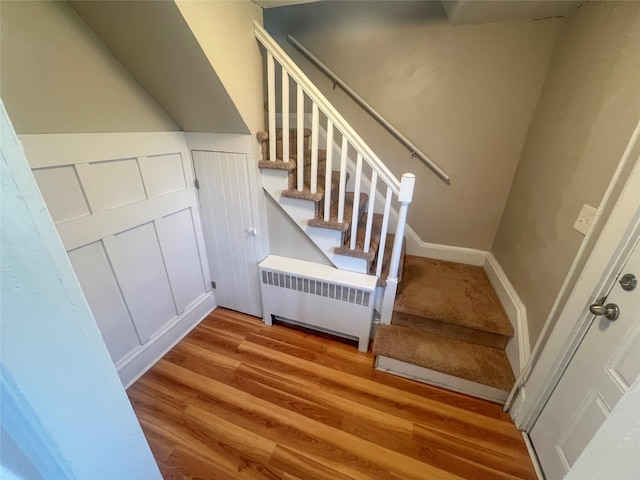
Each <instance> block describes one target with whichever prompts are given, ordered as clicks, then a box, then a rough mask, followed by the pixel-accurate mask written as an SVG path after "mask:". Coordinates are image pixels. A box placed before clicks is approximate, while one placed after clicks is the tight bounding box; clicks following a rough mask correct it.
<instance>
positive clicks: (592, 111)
mask: <svg viewBox="0 0 640 480" xmlns="http://www.w3.org/2000/svg"><path fill="white" fill-rule="evenodd" d="M639 59H640V4H639V3H637V2H586V3H585V4H584V5H583V6H582V8H580V9H578V10H576V11H575V12H573V13H572V14H571V15H570V16H569V17H568V18H567V19H566V21H565V25H564V27H563V29H562V31H561V33H560V37H559V40H558V45H557V47H556V49H555V51H554V55H553V59H552V61H551V66H550V68H549V73H548V76H547V80H546V82H545V85H544V90H543V92H542V96H541V98H540V102H539V104H538V108H537V110H536V114H535V117H534V119H533V122H532V124H531V127H530V129H529V133H528V136H527V142H526V144H525V146H524V149H523V151H522V155H521V158H520V163H519V164H518V170H517V172H516V176H515V178H514V182H513V186H512V188H511V192H510V194H509V200H508V202H507V205H506V208H505V211H504V215H503V218H502V221H501V224H500V228H499V230H498V234H497V236H496V240H495V243H494V245H493V252H494V254H495V256H496V258H497V259H498V261H499V262H500V265H501V266H502V267H503V269H504V270H505V272H506V273H507V275H508V277H509V279H510V280H511V282H512V283H513V285H514V286H515V288H516V290H517V291H518V293H519V295H520V297H521V298H522V300H523V301H524V303H525V305H526V306H527V317H528V321H529V333H530V338H531V344H532V345H533V344H534V342H535V341H536V339H537V338H538V336H539V333H540V331H541V329H542V327H543V325H544V322H545V320H546V318H547V316H548V314H549V311H550V310H551V306H552V304H553V302H554V300H555V297H556V295H557V293H558V291H559V289H560V287H561V285H562V283H563V281H564V278H565V276H566V274H567V272H568V270H569V268H570V266H571V263H572V261H573V259H574V257H575V255H576V252H577V250H578V248H579V247H580V244H581V242H582V240H583V238H584V237H583V236H582V235H581V234H580V233H578V232H576V231H575V230H573V228H572V226H573V223H574V221H575V220H576V218H577V216H578V213H579V212H580V209H581V208H582V205H583V204H585V203H586V204H589V205H592V206H594V207H598V205H599V204H600V201H601V199H602V196H603V194H604V192H605V190H606V188H607V185H608V183H609V181H610V179H611V177H612V174H613V172H614V170H615V168H616V166H617V164H618V161H619V160H620V157H621V156H622V153H623V151H624V149H625V147H626V145H627V143H628V141H629V138H630V136H631V133H632V132H633V129H634V128H635V126H636V123H637V122H638V120H639V119H640V88H639V87H640V61H639Z"/></svg>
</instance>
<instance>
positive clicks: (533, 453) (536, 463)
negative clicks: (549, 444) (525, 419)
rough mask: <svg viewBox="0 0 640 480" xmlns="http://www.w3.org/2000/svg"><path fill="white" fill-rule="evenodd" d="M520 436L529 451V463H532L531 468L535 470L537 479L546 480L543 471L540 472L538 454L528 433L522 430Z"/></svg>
mask: <svg viewBox="0 0 640 480" xmlns="http://www.w3.org/2000/svg"><path fill="white" fill-rule="evenodd" d="M522 438H523V439H524V444H525V446H526V447H527V451H528V452H529V458H531V464H532V465H533V470H534V471H535V472H536V476H537V477H538V480H546V479H545V476H544V473H542V466H541V465H540V460H539V459H538V454H537V453H536V449H535V448H533V443H531V439H530V438H529V434H528V433H527V432H522Z"/></svg>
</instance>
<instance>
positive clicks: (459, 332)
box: [391, 311, 510, 349]
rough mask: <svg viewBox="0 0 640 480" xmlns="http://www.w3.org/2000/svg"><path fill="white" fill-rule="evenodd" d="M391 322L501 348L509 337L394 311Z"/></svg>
mask: <svg viewBox="0 0 640 480" xmlns="http://www.w3.org/2000/svg"><path fill="white" fill-rule="evenodd" d="M391 324H392V325H398V326H400V327H407V328H413V329H415V330H420V331H422V332H427V333H438V334H440V335H444V336H445V337H449V338H457V339H458V340H463V341H465V342H469V343H475V344H477V345H485V346H487V347H493V348H502V349H504V347H506V346H507V343H508V342H509V340H510V337H507V336H505V335H499V334H495V333H491V332H485V331H482V330H477V329H473V328H466V327H463V326H460V325H454V324H451V323H447V322H441V321H439V320H432V319H430V318H427V317H423V316H418V315H411V314H410V313H403V312H397V311H394V312H393V315H392V317H391Z"/></svg>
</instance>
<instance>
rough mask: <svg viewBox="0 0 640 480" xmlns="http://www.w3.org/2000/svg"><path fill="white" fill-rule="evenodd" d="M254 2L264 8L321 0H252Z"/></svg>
mask: <svg viewBox="0 0 640 480" xmlns="http://www.w3.org/2000/svg"><path fill="white" fill-rule="evenodd" d="M251 1H252V2H253V3H255V4H256V5H258V6H259V7H262V8H274V7H288V6H289V5H298V4H299V3H311V2H317V1H319V0H251Z"/></svg>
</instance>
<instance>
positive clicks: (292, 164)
mask: <svg viewBox="0 0 640 480" xmlns="http://www.w3.org/2000/svg"><path fill="white" fill-rule="evenodd" d="M258 168H270V169H273V170H289V171H290V170H295V168H296V161H295V159H294V160H289V161H288V162H285V161H283V160H282V159H281V158H277V159H275V160H273V161H271V160H260V161H259V162H258Z"/></svg>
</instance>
